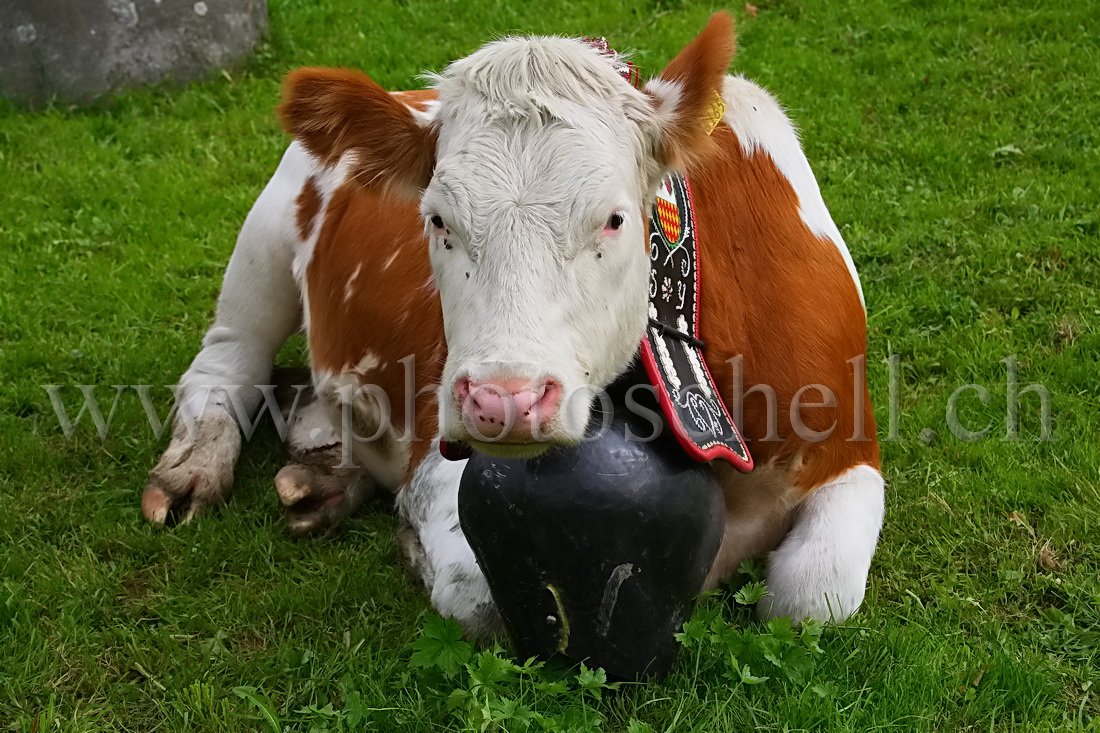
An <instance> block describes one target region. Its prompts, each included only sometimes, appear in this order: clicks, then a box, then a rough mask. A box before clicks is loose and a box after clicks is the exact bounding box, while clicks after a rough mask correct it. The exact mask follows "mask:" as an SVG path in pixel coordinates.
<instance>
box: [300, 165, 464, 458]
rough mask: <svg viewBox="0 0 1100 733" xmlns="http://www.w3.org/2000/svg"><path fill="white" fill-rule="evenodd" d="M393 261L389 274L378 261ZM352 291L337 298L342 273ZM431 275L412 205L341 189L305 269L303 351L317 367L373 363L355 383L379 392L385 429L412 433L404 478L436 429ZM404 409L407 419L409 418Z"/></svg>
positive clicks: (436, 325)
mask: <svg viewBox="0 0 1100 733" xmlns="http://www.w3.org/2000/svg"><path fill="white" fill-rule="evenodd" d="M393 255H396V257H395V258H394V260H393V262H392V263H391V264H390V266H389V268H385V269H384V267H383V266H384V264H385V263H386V261H387V260H389V259H390V257H391V256H393ZM356 269H358V270H359V277H358V278H357V280H356V284H357V287H356V289H355V291H354V292H353V293H352V294H351V295H350V297H348V298H345V283H346V282H347V279H348V275H349V274H350V273H352V272H355V271H356ZM430 278H431V265H430V263H429V261H428V254H427V243H426V242H425V239H424V227H423V223H422V221H421V218H420V214H419V212H418V210H417V205H416V204H415V203H413V202H409V201H403V200H397V199H394V198H392V197H387V196H383V195H380V194H377V193H372V192H370V191H366V190H364V189H362V188H359V187H358V186H354V185H344V186H342V187H340V188H339V189H337V190H336V192H335V193H334V195H333V197H332V202H331V203H330V204H329V207H328V209H327V210H326V212H325V221H324V224H323V226H322V228H321V233H320V235H319V237H318V240H317V244H316V245H315V247H314V250H313V257H312V259H311V261H310V263H309V266H308V268H307V270H306V281H307V284H308V293H309V303H308V304H307V307H308V308H309V320H310V332H309V348H310V357H311V359H312V361H313V365H314V368H315V369H320V370H324V371H327V372H329V373H332V374H341V373H346V374H351V373H353V372H352V370H353V369H354V365H355V364H357V363H358V362H359V360H360V359H362V357H363V354H365V353H370V354H372V355H375V356H376V357H377V359H378V365H377V366H376V367H374V368H373V369H371V370H370V372H369V374H356V376H357V378H359V379H360V381H361V382H369V383H370V384H375V385H378V386H379V387H380V388H381V389H382V391H383V392H385V394H386V396H387V397H388V398H389V401H390V406H391V409H392V416H391V424H392V425H393V426H394V427H395V429H396V430H397V432H398V435H399V436H400V435H402V434H403V433H406V432H408V431H406V425H407V423H406V418H407V417H408V418H410V419H411V422H412V426H413V430H412V435H411V436H409V437H412V438H414V439H413V440H412V441H411V442H410V444H409V445H410V450H411V456H410V461H409V468H408V474H407V477H408V476H411V472H412V471H413V470H415V468H416V466H417V465H418V464H419V463H420V461H421V460H423V458H424V456H425V455H427V451H428V449H429V448H430V447H431V440H432V438H433V437H435V434H436V432H437V427H436V425H437V409H438V408H437V405H436V400H435V397H434V393H433V388H434V387H436V386H437V385H438V384H439V381H440V378H441V376H442V373H443V361H444V359H445V357H446V348H445V346H444V337H443V313H442V309H441V306H440V303H439V294H438V293H437V292H436V291H435V289H434V288H432V289H429V288H428V287H426V284H427V283H428V282H429V280H430ZM410 356H411V357H412V358H413V361H412V362H411V363H412V364H413V365H414V366H415V369H414V370H413V388H414V389H413V390H412V394H407V392H408V391H407V390H406V384H405V379H406V376H405V375H406V365H405V363H402V360H404V359H406V358H407V357H410ZM409 406H412V414H411V415H407V413H408V407H409Z"/></svg>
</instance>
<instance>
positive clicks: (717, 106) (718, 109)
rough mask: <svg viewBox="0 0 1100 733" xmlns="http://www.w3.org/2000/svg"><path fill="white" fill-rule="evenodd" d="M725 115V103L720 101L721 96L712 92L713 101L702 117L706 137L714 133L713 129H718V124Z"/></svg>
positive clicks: (722, 100)
mask: <svg viewBox="0 0 1100 733" xmlns="http://www.w3.org/2000/svg"><path fill="white" fill-rule="evenodd" d="M725 114H726V102H725V100H724V99H722V95H721V94H719V93H718V92H714V101H713V102H711V105H710V107H708V108H707V111H706V114H704V115H703V129H705V130H706V131H707V134H708V135H710V134H711V133H713V132H714V128H716V127H718V123H719V122H721V121H722V117H723V116H724V115H725Z"/></svg>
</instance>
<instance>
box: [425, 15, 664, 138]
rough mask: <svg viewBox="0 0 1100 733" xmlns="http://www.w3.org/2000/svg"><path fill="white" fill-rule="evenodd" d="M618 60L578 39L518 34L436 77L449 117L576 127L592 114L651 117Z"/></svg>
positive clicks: (464, 59) (453, 65)
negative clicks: (468, 114) (622, 73)
mask: <svg viewBox="0 0 1100 733" xmlns="http://www.w3.org/2000/svg"><path fill="white" fill-rule="evenodd" d="M618 60H619V57H618V56H609V55H605V54H603V53H601V52H600V51H598V50H597V49H596V48H594V47H592V46H590V45H589V44H587V43H585V42H584V41H581V40H579V39H575V38H560V37H557V36H530V37H511V38H503V39H501V40H499V41H494V42H493V43H490V44H488V45H486V46H484V47H483V48H481V49H480V50H478V51H476V52H474V53H473V54H471V55H470V56H467V57H466V58H463V59H459V60H458V61H455V62H453V63H451V64H450V65H449V66H448V67H447V68H446V69H445V70H444V71H443V73H442V74H438V75H434V76H432V77H430V81H431V83H432V86H433V87H434V88H435V89H436V90H437V91H438V92H439V99H440V103H441V106H442V107H443V108H444V109H443V110H441V111H443V112H444V114H446V113H447V112H450V113H451V114H453V115H456V116H465V115H463V112H474V111H475V110H476V113H477V114H479V115H480V116H481V117H482V118H483V119H484V118H489V119H501V118H512V119H533V120H543V121H547V120H548V119H549V120H560V121H562V122H566V123H569V124H576V125H581V124H585V123H587V122H589V121H590V120H591V115H592V112H593V111H603V113H604V114H608V113H610V114H615V115H625V116H627V117H629V118H631V119H644V118H645V117H647V116H648V115H649V113H650V108H649V101H648V99H647V97H646V95H645V94H644V93H642V92H641V91H639V90H637V89H635V88H634V87H633V86H632V85H631V84H630V83H629V82H628V81H626V80H625V79H623V78H622V77H621V76H620V75H619V72H618V71H616V69H615V66H614V64H615V63H616V61H618ZM448 107H449V108H450V109H449V110H447V109H446V108H448ZM444 110H446V111H444Z"/></svg>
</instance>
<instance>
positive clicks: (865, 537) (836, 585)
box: [757, 466, 884, 621]
mask: <svg viewBox="0 0 1100 733" xmlns="http://www.w3.org/2000/svg"><path fill="white" fill-rule="evenodd" d="M883 505H884V482H883V479H882V475H881V474H880V473H879V472H878V471H877V470H875V469H874V468H871V467H870V466H856V467H855V468H852V469H849V470H848V471H847V472H845V473H844V474H842V475H841V476H840V477H838V478H837V479H836V480H835V481H831V482H829V483H828V484H825V485H823V486H821V487H820V488H818V489H817V490H816V491H814V492H813V493H812V494H810V496H809V497H808V498H807V499H806V501H805V502H803V503H802V505H801V506H800V507H799V508H798V511H797V515H796V516H795V519H794V523H793V525H792V527H791V530H790V532H789V533H788V534H787V536H786V537H785V538H784V540H783V541H782V542H781V543H780V545H779V547H777V548H776V549H775V550H774V551H773V552H772V553H771V555H770V556H769V558H768V568H767V584H768V590H769V592H770V594H769V595H768V596H766V597H765V598H764V599H763V600H761V601H760V603H759V604H757V613H758V614H759V615H760V616H761V617H763V618H776V617H782V616H790V617H791V618H792V619H793V620H795V621H799V620H801V619H804V618H814V619H818V620H821V621H843V620H844V619H846V618H848V617H849V616H851V615H852V614H853V613H855V612H856V610H857V609H858V608H859V606H860V604H861V603H862V602H863V596H864V593H865V592H866V587H867V573H868V570H869V569H870V567H871V557H872V556H873V555H874V553H875V546H876V545H877V544H878V536H879V530H880V529H881V528H882V518H883V512H884V507H883Z"/></svg>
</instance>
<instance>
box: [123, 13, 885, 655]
mask: <svg viewBox="0 0 1100 733" xmlns="http://www.w3.org/2000/svg"><path fill="white" fill-rule="evenodd" d="M733 49H734V36H733V23H732V20H731V18H730V17H729V16H728V15H727V14H724V13H718V14H716V15H714V16H713V17H712V18H711V19H710V21H709V23H708V24H707V26H706V27H705V28H704V30H703V31H702V32H701V33H700V34H699V35H698V36H697V37H696V38H695V39H694V40H693V41H692V42H691V43H689V44H688V45H687V46H686V47H685V48H684V49H683V50H682V51H681V52H680V53H679V54H678V55H677V56H676V57H675V58H674V59H673V60H672V61H671V63H669V64H668V66H667V67H666V68H665V69H664V70H663V71H662V72H661V73H660V75H659V76H657V77H656V78H654V79H652V80H650V81H648V82H647V83H645V84H644V86H641V87H640V88H639V87H636V86H635V85H632V84H631V83H630V82H629V81H628V80H626V79H624V78H623V76H622V75H621V74H620V73H619V70H618V68H617V67H618V66H620V60H619V59H618V58H616V57H614V56H609V55H608V54H607V53H604V52H602V51H601V50H600V49H598V48H595V47H593V46H592V45H591V44H589V43H585V42H583V41H581V40H577V39H570V38H560V37H515V38H504V39H501V40H497V41H495V42H492V43H489V44H488V45H486V46H484V47H483V48H481V49H480V50H478V51H476V52H475V53H473V54H472V55H470V56H468V57H466V58H463V59H461V60H458V61H455V62H453V63H451V64H450V65H449V66H447V67H446V69H445V70H444V71H443V72H442V73H440V74H438V75H436V76H434V77H433V78H432V81H431V85H430V86H431V88H430V89H427V90H424V91H413V92H392V93H391V92H387V91H385V90H383V89H382V88H381V87H379V86H378V85H377V84H376V83H375V82H373V81H372V80H371V79H370V78H368V77H367V76H365V75H364V74H362V73H359V72H357V71H349V70H343V69H319V68H303V69H299V70H296V71H294V72H292V73H290V74H289V75H288V77H287V79H286V82H285V87H284V92H283V100H282V103H281V106H280V107H279V116H280V117H281V120H282V122H283V124H284V126H285V128H286V130H287V131H288V132H289V133H290V135H291V136H293V141H292V142H291V143H290V145H289V147H288V149H287V150H286V153H285V155H284V156H283V158H282V161H281V162H280V164H279V166H278V168H277V170H276V171H275V173H274V175H273V177H272V178H271V180H270V182H269V183H268V184H267V186H266V188H265V189H264V190H263V192H262V193H261V194H260V196H259V198H258V199H257V201H256V203H255V205H254V206H253V208H252V210H251V212H250V213H249V214H248V217H247V219H246V220H245V222H244V225H243V228H242V229H241V232H240V236H239V239H238V241H237V244H236V248H235V250H234V252H233V255H232V258H231V259H230V261H229V265H228V267H227V269H226V273H225V280H224V283H223V286H222V290H221V294H220V297H219V299H218V306H217V315H216V320H215V322H214V324H213V325H212V326H211V327H210V329H209V331H208V332H207V333H206V336H205V338H204V340H203V345H202V349H201V351H200V352H199V354H198V355H197V356H196V357H195V359H194V361H193V362H192V364H191V366H190V368H189V369H188V370H187V371H186V373H185V374H184V375H183V377H182V378H181V380H180V390H179V392H178V413H177V415H176V418H175V422H174V428H173V435H172V438H171V443H170V444H169V446H168V448H167V449H166V451H165V453H164V455H163V457H162V458H161V460H160V461H159V463H158V464H157V465H156V466H155V467H154V468H153V470H152V471H151V472H150V476H149V479H148V483H147V485H146V488H145V491H144V495H143V497H142V509H143V513H144V515H145V517H146V518H147V519H149V520H150V521H152V522H157V523H165V522H166V521H169V519H170V518H172V517H176V518H177V519H180V520H184V521H186V520H188V519H192V518H194V517H196V516H198V515H199V514H201V513H202V512H203V511H204V510H207V509H208V508H210V507H213V506H216V505H218V504H220V503H222V502H224V501H225V500H226V498H227V497H228V494H229V491H230V487H231V484H232V476H233V469H234V464H235V462H236V460H237V457H238V454H239V451H240V447H241V438H240V415H241V414H247V413H248V412H250V411H254V410H256V409H257V408H258V407H259V406H260V405H261V404H262V403H264V402H265V400H267V398H268V395H269V392H266V391H265V390H264V389H263V388H262V385H265V384H267V383H268V382H269V380H270V379H271V374H272V372H271V370H272V361H273V358H274V357H275V355H276V353H277V351H278V350H279V348H280V346H281V345H282V344H283V343H284V341H285V340H286V339H287V338H288V337H289V336H290V335H291V334H292V333H294V332H295V331H296V330H299V329H304V331H305V333H306V334H307V338H308V345H309V359H310V368H311V374H312V380H311V385H310V386H311V389H310V390H309V391H308V392H299V393H298V394H297V397H298V398H299V399H298V401H297V404H296V409H295V410H294V412H293V415H291V416H290V418H289V422H288V424H287V425H286V430H287V433H286V436H285V438H286V442H287V444H288V447H289V451H290V456H291V460H290V463H289V464H288V465H287V466H286V467H285V468H283V469H282V470H281V471H280V472H279V473H278V475H277V476H276V477H275V485H276V491H277V494H278V496H279V498H280V500H281V502H282V503H283V504H284V505H285V506H286V508H287V513H288V518H289V528H290V531H291V532H293V533H296V534H305V533H309V532H313V531H320V530H324V529H325V528H328V527H331V526H334V525H335V524H336V523H338V522H339V521H340V520H341V519H342V518H343V517H345V516H347V515H348V514H350V513H351V512H352V511H354V510H355V509H356V507H357V506H359V505H360V504H361V503H362V501H363V500H364V499H365V498H366V497H367V496H369V495H370V494H371V493H372V492H373V491H374V490H375V489H376V488H379V487H380V488H383V489H386V490H390V491H394V492H396V506H397V511H398V513H399V516H400V519H401V522H402V527H401V529H400V530H399V533H398V541H399V545H400V547H401V551H402V554H403V555H404V557H405V559H406V561H407V562H408V563H409V565H410V567H411V568H412V569H413V571H414V573H415V574H416V576H418V577H419V579H420V580H421V581H422V582H423V584H424V586H425V587H426V588H427V590H428V592H429V594H430V596H431V601H432V604H433V605H434V606H435V608H436V609H437V610H438V611H439V612H440V613H442V614H445V615H449V616H453V617H455V618H457V619H458V620H459V621H460V622H462V623H463V624H464V625H465V626H466V629H467V633H468V634H470V635H471V636H474V637H477V636H480V635H483V634H488V633H491V632H493V630H494V629H495V624H497V622H498V617H497V615H496V611H495V608H494V606H493V603H492V599H491V596H490V593H489V589H488V587H487V585H486V582H485V579H484V577H483V575H482V574H481V572H480V571H479V569H478V567H477V564H476V561H475V559H474V557H473V554H472V552H471V550H470V547H469V545H468V544H467V542H466V540H465V538H464V537H463V535H462V531H461V528H460V526H459V523H458V521H457V493H458V484H459V479H460V477H461V474H462V470H463V467H464V461H461V460H459V461H448V460H445V459H444V458H443V457H442V456H441V455H440V451H439V438H440V437H441V438H443V439H444V440H445V441H447V443H448V444H450V443H466V444H469V445H471V446H473V447H474V448H476V449H477V450H480V451H484V452H487V453H489V454H491V455H496V456H512V457H526V456H532V455H537V454H538V453H539V452H541V451H543V450H546V449H547V448H548V447H551V446H555V445H568V444H572V443H576V442H577V441H579V440H582V439H583V436H584V430H585V424H586V421H587V418H588V415H589V410H590V408H591V406H592V403H593V399H594V397H593V392H594V391H596V390H599V389H602V388H604V387H606V386H608V385H609V384H610V383H612V382H613V380H615V379H616V377H617V376H619V375H620V374H622V373H623V372H624V371H625V370H627V369H628V368H629V367H630V366H631V364H632V362H633V361H634V360H635V359H636V358H637V354H638V347H639V343H640V340H641V339H642V337H643V334H644V333H645V328H646V324H647V291H648V280H649V254H648V247H649V245H648V243H647V242H648V238H647V236H646V232H647V215H648V212H649V211H650V209H651V207H652V205H653V201H654V196H655V191H656V189H657V187H658V185H659V183H660V182H661V181H662V180H663V178H664V177H665V176H666V175H667V174H669V173H670V172H673V171H682V172H684V173H686V174H687V176H688V178H689V180H690V182H691V186H692V190H693V194H694V204H693V206H694V209H695V214H696V218H697V222H696V225H697V231H698V242H699V244H698V247H699V256H700V259H701V262H702V266H701V275H700V278H701V281H700V292H701V293H702V295H701V296H700V297H701V301H702V309H701V316H700V318H701V322H700V325H699V334H700V338H701V340H702V341H703V342H704V343H705V344H706V358H707V360H708V363H709V367H710V370H711V372H712V374H713V376H714V380H715V383H716V384H717V385H718V387H719V390H720V392H721V396H722V398H723V400H724V401H725V403H726V404H727V405H729V406H730V408H731V410H732V411H733V412H734V414H735V415H736V416H737V419H738V422H739V424H740V427H741V429H742V432H743V433H744V436H745V438H746V439H747V442H748V445H749V446H750V447H751V450H752V452H753V455H754V459H755V468H754V470H752V471H751V472H749V473H741V472H738V471H736V470H734V468H733V467H732V466H729V465H726V464H725V463H722V462H716V465H715V468H714V470H715V475H716V476H717V478H718V480H719V482H720V484H721V488H722V492H723V496H724V500H725V507H726V514H725V531H724V536H723V540H722V543H721V547H720V549H719V552H718V556H717V558H716V560H715V561H714V564H713V567H712V568H711V571H710V574H709V577H708V580H707V587H708V588H713V587H715V586H716V585H718V584H719V583H720V582H722V581H723V580H724V579H727V578H729V577H730V576H731V575H733V574H735V572H736V570H737V568H738V566H739V564H740V563H741V562H742V561H743V560H745V559H746V558H749V557H751V556H754V555H757V554H760V553H768V555H767V566H766V578H767V586H768V589H769V591H770V594H769V595H768V596H767V597H765V598H764V600H763V601H761V602H760V603H759V604H758V605H757V609H758V613H759V614H760V615H761V616H762V617H765V618H768V617H780V616H791V617H792V618H793V619H795V620H796V621H797V620H801V619H806V618H815V619H822V620H826V621H828V620H834V621H836V620H842V619H845V618H847V617H848V616H850V615H851V614H852V613H853V612H855V611H856V610H857V608H858V607H859V606H860V604H861V603H862V600H863V597H864V593H865V588H866V582H867V575H868V570H869V567H870V563H871V559H872V555H873V554H874V551H875V547H876V545H877V542H878V536H879V531H880V529H881V525H882V520H883V512H884V481H883V477H882V475H881V473H880V464H879V452H878V443H877V441H876V439H875V423H874V417H873V414H872V410H871V404H870V397H869V394H868V391H867V387H866V381H865V373H864V372H865V369H864V357H865V353H866V340H867V333H866V313H865V306H864V301H863V293H862V290H861V287H860V283H859V279H858V276H857V274H856V270H855V266H854V264H853V261H852V257H851V256H850V254H849V252H848V249H847V247H846V245H845V242H844V240H843V238H842V236H841V234H840V232H839V230H838V229H837V226H836V225H835V224H834V222H833V220H832V218H831V216H830V214H829V212H828V209H827V208H826V206H825V203H824V201H823V199H822V196H821V193H820V190H819V187H818V184H817V182H816V180H815V178H814V175H813V173H812V171H811V169H810V166H809V164H808V162H807V160H806V157H805V155H804V153H803V152H802V149H801V146H800V143H799V139H798V135H797V133H796V131H795V128H794V126H793V125H792V123H791V121H790V120H789V119H788V117H787V115H786V114H785V113H784V111H783V109H782V108H781V107H780V105H779V104H778V103H777V102H776V101H775V99H773V97H772V96H770V95H769V94H768V93H767V92H766V91H764V90H763V89H762V88H761V87H759V86H757V85H755V84H754V83H752V82H751V81H748V80H747V79H745V78H742V77H739V76H730V75H727V68H728V66H729V64H730V61H731V58H732V54H733ZM716 105H717V109H718V110H719V111H720V112H721V117H720V121H719V120H718V119H715V120H714V123H715V124H716V126H714V125H713V124H705V123H704V120H705V119H706V118H707V117H708V115H712V114H714V110H715V109H716ZM722 105H724V112H722ZM746 384H747V385H752V387H750V389H748V390H745V389H744V385H746ZM807 397H815V398H816V399H817V401H816V402H810V401H808V399H807ZM788 408H789V409H788ZM242 409H243V413H242Z"/></svg>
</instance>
